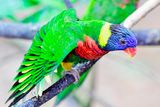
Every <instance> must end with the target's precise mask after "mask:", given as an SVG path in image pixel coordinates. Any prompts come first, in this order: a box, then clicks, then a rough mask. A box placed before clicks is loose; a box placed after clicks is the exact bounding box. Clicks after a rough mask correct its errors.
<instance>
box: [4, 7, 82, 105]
mask: <svg viewBox="0 0 160 107" xmlns="http://www.w3.org/2000/svg"><path fill="white" fill-rule="evenodd" d="M82 36H83V32H82V28H81V26H80V25H79V24H78V23H77V17H76V14H75V11H74V10H73V9H69V10H67V11H63V12H62V13H61V14H59V15H58V16H56V17H55V18H54V19H52V20H51V21H50V22H49V23H48V24H46V25H45V26H43V27H42V28H41V29H40V31H39V32H37V34H36V35H35V37H34V40H33V43H32V45H31V47H30V49H29V50H28V52H27V54H25V56H24V60H23V62H22V64H21V66H20V68H19V70H18V72H19V73H18V75H17V76H16V77H15V80H16V82H15V84H14V85H13V86H12V88H11V91H13V94H12V95H11V96H10V97H9V98H8V100H7V101H9V100H10V99H12V98H14V100H13V102H12V103H11V105H10V106H12V105H14V104H16V103H17V102H18V101H19V100H20V99H22V98H23V97H24V96H26V95H27V94H28V93H29V92H30V91H31V90H32V89H33V88H34V87H35V86H36V85H37V84H38V83H39V82H40V81H41V80H42V79H43V78H44V77H45V76H46V75H47V74H48V73H50V72H51V71H54V70H55V69H56V68H57V67H58V66H59V65H60V63H61V62H62V61H63V60H64V58H65V57H66V56H67V55H68V54H69V53H70V52H71V51H72V50H73V49H74V48H75V47H77V42H78V41H79V40H80V39H81V38H83V37H82Z"/></svg>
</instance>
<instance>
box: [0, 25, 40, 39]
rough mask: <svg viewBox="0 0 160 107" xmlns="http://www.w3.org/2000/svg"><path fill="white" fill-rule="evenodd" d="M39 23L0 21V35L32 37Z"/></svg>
mask: <svg viewBox="0 0 160 107" xmlns="http://www.w3.org/2000/svg"><path fill="white" fill-rule="evenodd" d="M39 28H40V26H39V25H33V24H17V23H6V22H0V37H6V38H23V39H32V38H33V36H34V35H35V33H36V32H37V31H38V29H39Z"/></svg>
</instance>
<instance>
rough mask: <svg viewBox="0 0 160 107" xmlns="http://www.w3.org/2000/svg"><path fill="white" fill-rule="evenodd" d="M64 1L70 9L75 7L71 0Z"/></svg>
mask: <svg viewBox="0 0 160 107" xmlns="http://www.w3.org/2000/svg"><path fill="white" fill-rule="evenodd" d="M64 3H65V5H66V7H67V8H68V9H69V8H73V5H72V3H71V1H70V0H64Z"/></svg>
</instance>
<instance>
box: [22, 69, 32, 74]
mask: <svg viewBox="0 0 160 107" xmlns="http://www.w3.org/2000/svg"><path fill="white" fill-rule="evenodd" d="M30 70H32V68H30V69H28V70H24V71H22V73H23V74H25V73H27V72H28V71H30Z"/></svg>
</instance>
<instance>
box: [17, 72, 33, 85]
mask: <svg viewBox="0 0 160 107" xmlns="http://www.w3.org/2000/svg"><path fill="white" fill-rule="evenodd" d="M30 75H31V74H29V75H28V76H25V77H23V78H21V79H19V81H18V82H19V83H21V82H23V81H24V80H25V79H27V78H28V77H29V76H30Z"/></svg>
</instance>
